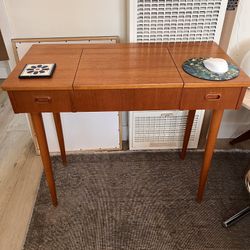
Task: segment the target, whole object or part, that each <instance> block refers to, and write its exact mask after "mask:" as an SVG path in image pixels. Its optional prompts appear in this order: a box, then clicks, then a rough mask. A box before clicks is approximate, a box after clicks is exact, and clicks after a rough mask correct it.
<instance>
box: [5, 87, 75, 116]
mask: <svg viewBox="0 0 250 250" xmlns="http://www.w3.org/2000/svg"><path fill="white" fill-rule="evenodd" d="M9 96H10V99H11V102H12V106H13V109H14V111H15V112H16V113H31V112H64V111H65V112H67V111H72V105H71V98H70V91H13V92H9Z"/></svg>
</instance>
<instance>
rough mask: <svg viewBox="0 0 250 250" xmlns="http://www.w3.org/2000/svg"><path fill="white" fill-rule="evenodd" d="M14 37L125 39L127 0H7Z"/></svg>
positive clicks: (5, 0)
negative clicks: (109, 37) (110, 36)
mask: <svg viewBox="0 0 250 250" xmlns="http://www.w3.org/2000/svg"><path fill="white" fill-rule="evenodd" d="M4 2H5V5H6V9H7V14H8V16H9V20H11V22H10V25H11V29H12V31H13V36H14V37H16V38H17V37H18V38H20V37H48V36H54V37H55V36H104V35H118V36H120V38H121V40H122V41H124V40H125V39H126V15H125V14H126V12H125V10H126V6H125V4H126V0H105V1H104V0H95V1H93V0H74V1H72V0H71V1H68V0H53V1H51V0H43V1H30V0H22V1H20V0H4Z"/></svg>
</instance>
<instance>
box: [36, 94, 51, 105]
mask: <svg viewBox="0 0 250 250" xmlns="http://www.w3.org/2000/svg"><path fill="white" fill-rule="evenodd" d="M51 101H52V98H51V97H50V96H39V97H35V102H36V103H39V104H46V103H51Z"/></svg>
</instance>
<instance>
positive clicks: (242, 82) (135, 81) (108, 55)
mask: <svg viewBox="0 0 250 250" xmlns="http://www.w3.org/2000/svg"><path fill="white" fill-rule="evenodd" d="M200 56H204V57H211V56H212V57H222V58H225V59H227V60H229V61H232V60H231V58H229V57H228V56H227V55H226V53H224V52H223V51H222V49H221V48H220V47H219V46H218V45H216V44H215V43H213V42H197V43H194V42H192V43H150V44H148V43H144V44H91V45H90V44H88V45H84V44H74V45H73V44H70V45H58V44H57V45H33V46H32V48H31V49H30V50H29V51H28V53H27V54H26V55H25V56H24V58H23V59H22V60H21V61H20V63H19V64H18V65H17V67H16V68H15V69H14V71H13V72H12V73H11V74H10V76H9V77H8V79H7V80H6V81H5V82H4V83H3V85H2V88H3V89H5V90H8V91H19V90H72V89H79V90H80V89H82V90H83V89H135V88H137V89H140V88H182V87H184V88H196V87H197V88H205V87H223V88H224V87H246V86H250V79H249V77H248V76H247V75H246V74H245V73H244V72H243V71H241V73H240V76H239V77H237V78H235V79H232V80H229V81H219V82H216V81H214V82H212V81H206V80H200V79H198V78H195V77H192V76H190V75H188V74H186V73H185V72H184V71H183V70H182V67H181V65H182V63H183V62H184V61H185V60H187V59H188V58H191V57H200ZM26 63H56V64H57V68H56V70H55V72H54V75H53V77H52V78H50V79H19V78H18V75H19V74H20V72H21V71H22V69H23V67H24V65H25V64H26Z"/></svg>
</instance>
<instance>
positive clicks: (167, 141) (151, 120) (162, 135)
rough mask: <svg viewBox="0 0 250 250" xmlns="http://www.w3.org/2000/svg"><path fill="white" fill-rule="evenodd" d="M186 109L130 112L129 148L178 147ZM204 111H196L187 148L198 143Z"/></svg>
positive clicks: (182, 133) (185, 118) (183, 129)
mask: <svg viewBox="0 0 250 250" xmlns="http://www.w3.org/2000/svg"><path fill="white" fill-rule="evenodd" d="M187 114H188V113H187V111H146V112H142V111H138V112H137V111H136V112H130V116H129V118H130V124H129V125H130V126H129V127H130V134H129V137H130V140H129V142H130V149H159V148H180V147H181V146H182V142H183V136H184V131H185V127H186V122H187ZM203 115H204V111H201V110H198V111H197V112H196V115H195V118H194V123H193V127H192V132H191V136H190V141H189V148H190V147H191V148H195V147H197V145H198V140H199V136H200V130H201V125H202V120H203Z"/></svg>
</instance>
